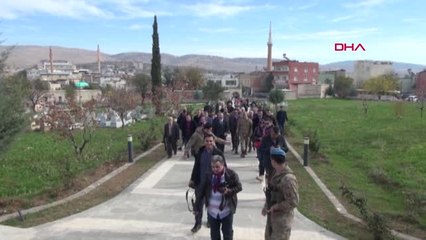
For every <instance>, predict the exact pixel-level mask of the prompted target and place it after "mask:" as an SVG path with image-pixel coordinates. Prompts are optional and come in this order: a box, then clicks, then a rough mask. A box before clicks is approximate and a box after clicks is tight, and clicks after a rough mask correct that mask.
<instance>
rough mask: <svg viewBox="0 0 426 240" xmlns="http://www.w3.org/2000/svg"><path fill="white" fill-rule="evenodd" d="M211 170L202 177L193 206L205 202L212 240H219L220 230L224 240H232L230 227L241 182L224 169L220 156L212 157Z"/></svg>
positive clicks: (232, 173) (227, 169) (235, 175)
mask: <svg viewBox="0 0 426 240" xmlns="http://www.w3.org/2000/svg"><path fill="white" fill-rule="evenodd" d="M211 168H212V172H211V173H210V174H206V175H204V176H203V179H204V181H201V182H202V184H201V186H200V187H199V188H197V191H198V193H197V194H196V201H195V205H196V206H200V205H202V204H203V201H204V202H205V205H206V207H207V213H208V222H209V224H210V238H211V239H212V240H221V235H220V229H222V234H223V239H224V240H232V239H233V234H234V230H233V227H232V225H233V219H234V213H235V211H236V209H237V202H238V199H237V193H238V192H240V191H241V190H242V186H241V182H240V180H239V177H238V174H237V173H236V172H235V171H233V170H231V169H229V168H227V167H226V165H225V160H224V159H223V158H222V156H219V155H215V156H213V157H212V160H211ZM203 199H204V200H203ZM194 209H195V208H194ZM197 209H202V207H201V208H200V207H197Z"/></svg>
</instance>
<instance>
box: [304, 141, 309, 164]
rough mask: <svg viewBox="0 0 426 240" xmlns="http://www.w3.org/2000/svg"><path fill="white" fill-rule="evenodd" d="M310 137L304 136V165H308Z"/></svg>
mask: <svg viewBox="0 0 426 240" xmlns="http://www.w3.org/2000/svg"><path fill="white" fill-rule="evenodd" d="M308 150H309V137H304V138H303V166H305V167H307V166H308Z"/></svg>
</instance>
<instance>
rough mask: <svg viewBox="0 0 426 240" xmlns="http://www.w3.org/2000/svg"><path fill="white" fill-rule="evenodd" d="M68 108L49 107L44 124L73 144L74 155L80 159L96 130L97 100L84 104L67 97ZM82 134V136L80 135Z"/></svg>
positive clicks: (44, 117)
mask: <svg viewBox="0 0 426 240" xmlns="http://www.w3.org/2000/svg"><path fill="white" fill-rule="evenodd" d="M66 99H67V103H68V104H67V106H65V107H64V106H60V105H52V106H49V110H48V112H47V114H45V115H44V116H43V117H42V119H41V120H42V123H41V124H46V125H47V126H49V127H50V128H51V130H52V131H56V132H58V133H59V135H60V136H61V137H63V138H67V139H69V140H70V142H71V143H72V146H73V148H74V153H75V154H76V155H77V157H80V156H81V154H82V152H83V150H84V148H85V147H86V145H87V144H88V143H89V142H90V141H91V139H92V136H93V133H94V131H95V128H96V120H95V104H96V101H95V100H91V101H88V102H85V103H82V104H77V103H76V101H75V100H74V99H73V98H72V97H71V96H69V95H67V96H66ZM80 132H81V134H79V133H80Z"/></svg>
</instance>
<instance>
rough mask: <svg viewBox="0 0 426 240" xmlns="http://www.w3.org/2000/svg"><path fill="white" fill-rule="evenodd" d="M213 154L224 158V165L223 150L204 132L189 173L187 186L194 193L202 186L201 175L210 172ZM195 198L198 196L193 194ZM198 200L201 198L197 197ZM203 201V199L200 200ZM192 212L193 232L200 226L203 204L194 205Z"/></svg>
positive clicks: (198, 191) (202, 179) (199, 190)
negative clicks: (202, 144)
mask: <svg viewBox="0 0 426 240" xmlns="http://www.w3.org/2000/svg"><path fill="white" fill-rule="evenodd" d="M214 155H219V156H221V157H222V158H223V159H224V164H225V166H226V160H225V156H224V155H223V152H222V151H220V150H219V149H218V148H217V147H216V146H215V145H214V137H213V135H211V134H206V135H205V136H204V146H203V147H201V148H200V150H199V151H198V153H197V154H196V155H195V162H194V166H193V168H192V173H191V179H190V180H189V183H188V187H190V188H194V189H195V193H196V194H197V193H200V192H201V189H199V188H200V187H201V186H203V184H204V183H203V181H204V180H205V179H204V178H203V177H204V176H205V175H206V174H211V171H212V169H211V160H212V157H213V156H214ZM195 197H196V198H197V199H199V197H198V196H197V195H196V196H195ZM199 200H200V201H201V200H202V199H199ZM202 202H203V201H202ZM194 213H196V214H195V224H194V227H193V228H192V229H191V231H192V232H193V233H196V232H198V230H200V228H201V219H202V218H203V205H201V206H200V204H199V205H195V206H194Z"/></svg>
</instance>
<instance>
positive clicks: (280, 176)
mask: <svg viewBox="0 0 426 240" xmlns="http://www.w3.org/2000/svg"><path fill="white" fill-rule="evenodd" d="M270 152H271V162H272V166H273V167H274V170H275V171H274V173H273V176H272V179H271V180H270V182H269V183H268V187H267V188H266V189H265V195H266V201H265V206H264V207H263V209H262V215H263V216H265V215H267V220H266V228H265V240H287V239H290V232H291V225H292V223H293V218H294V211H293V210H294V208H296V206H297V204H298V202H299V193H298V184H297V180H296V176H295V175H294V173H293V171H292V170H291V169H290V168H289V167H288V165H287V163H286V161H285V152H284V151H283V150H282V149H281V148H274V147H272V148H271V151H270Z"/></svg>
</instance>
